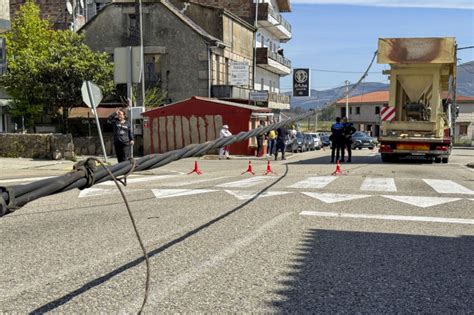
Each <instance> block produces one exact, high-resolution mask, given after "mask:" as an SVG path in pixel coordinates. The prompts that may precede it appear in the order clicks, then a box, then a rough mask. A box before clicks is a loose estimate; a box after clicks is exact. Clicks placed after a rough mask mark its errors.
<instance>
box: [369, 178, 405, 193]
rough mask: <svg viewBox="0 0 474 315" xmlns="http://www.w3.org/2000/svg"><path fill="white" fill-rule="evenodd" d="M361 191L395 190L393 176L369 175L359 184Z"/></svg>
mask: <svg viewBox="0 0 474 315" xmlns="http://www.w3.org/2000/svg"><path fill="white" fill-rule="evenodd" d="M360 190H363V191H397V186H395V179H393V178H378V177H369V178H366V179H365V180H364V182H363V183H362V185H361V186H360Z"/></svg>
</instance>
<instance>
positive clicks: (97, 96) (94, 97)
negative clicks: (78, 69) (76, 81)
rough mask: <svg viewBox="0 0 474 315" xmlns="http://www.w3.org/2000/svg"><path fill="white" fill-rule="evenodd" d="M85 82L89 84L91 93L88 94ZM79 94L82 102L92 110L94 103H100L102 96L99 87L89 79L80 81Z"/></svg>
mask: <svg viewBox="0 0 474 315" xmlns="http://www.w3.org/2000/svg"><path fill="white" fill-rule="evenodd" d="M87 83H89V84H90V89H91V92H92V93H91V95H89V91H88V90H87ZM81 94H82V100H83V101H84V103H86V105H87V106H88V107H89V108H91V109H92V110H94V109H95V107H96V105H98V104H100V102H101V101H102V98H103V96H102V91H101V90H100V87H98V86H97V85H95V84H94V83H92V82H90V81H84V82H83V83H82V87H81Z"/></svg>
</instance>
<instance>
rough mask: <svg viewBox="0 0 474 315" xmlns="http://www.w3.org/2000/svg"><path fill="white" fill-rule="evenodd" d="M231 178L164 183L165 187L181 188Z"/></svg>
mask: <svg viewBox="0 0 474 315" xmlns="http://www.w3.org/2000/svg"><path fill="white" fill-rule="evenodd" d="M229 177H230V176H222V177H216V178H207V179H196V180H188V181H186V182H177V183H163V185H166V186H172V187H181V186H188V185H192V184H200V183H206V182H213V181H216V180H219V179H224V178H229Z"/></svg>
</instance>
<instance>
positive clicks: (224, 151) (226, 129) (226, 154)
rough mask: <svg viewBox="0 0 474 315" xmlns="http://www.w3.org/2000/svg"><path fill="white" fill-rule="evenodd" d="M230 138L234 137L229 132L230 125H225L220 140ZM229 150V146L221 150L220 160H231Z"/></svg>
mask: <svg viewBox="0 0 474 315" xmlns="http://www.w3.org/2000/svg"><path fill="white" fill-rule="evenodd" d="M230 136H232V133H231V132H230V131H229V126H228V125H223V126H222V129H221V132H220V135H219V138H227V137H230ZM229 149H230V146H229V145H226V146H223V147H222V148H220V149H219V160H222V159H224V158H226V159H230V156H229Z"/></svg>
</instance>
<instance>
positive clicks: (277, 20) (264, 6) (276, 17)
mask: <svg viewBox="0 0 474 315" xmlns="http://www.w3.org/2000/svg"><path fill="white" fill-rule="evenodd" d="M258 21H259V22H261V23H262V24H264V25H265V26H266V27H268V30H269V31H270V32H272V33H273V34H274V35H276V36H277V37H278V38H280V39H281V40H282V41H287V40H289V39H290V38H291V24H290V23H288V21H286V20H285V19H284V18H283V17H282V16H281V14H279V13H278V12H276V11H274V10H273V9H272V8H271V7H270V5H269V4H268V3H260V4H259V5H258Z"/></svg>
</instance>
